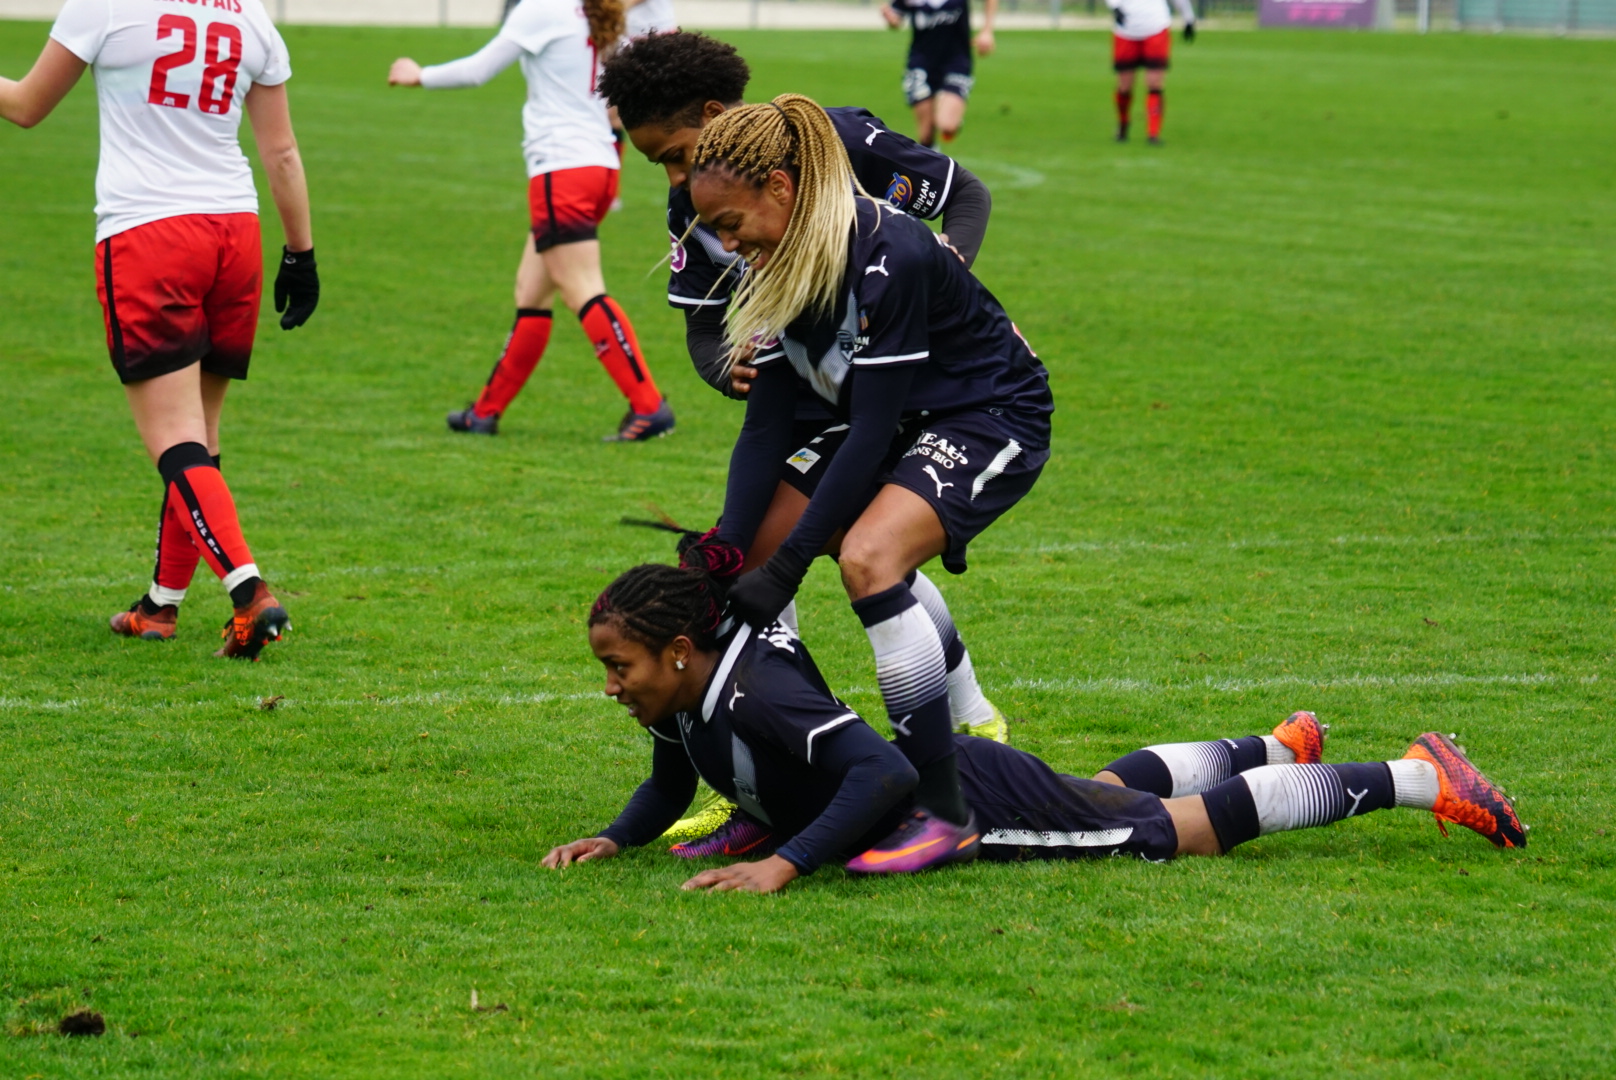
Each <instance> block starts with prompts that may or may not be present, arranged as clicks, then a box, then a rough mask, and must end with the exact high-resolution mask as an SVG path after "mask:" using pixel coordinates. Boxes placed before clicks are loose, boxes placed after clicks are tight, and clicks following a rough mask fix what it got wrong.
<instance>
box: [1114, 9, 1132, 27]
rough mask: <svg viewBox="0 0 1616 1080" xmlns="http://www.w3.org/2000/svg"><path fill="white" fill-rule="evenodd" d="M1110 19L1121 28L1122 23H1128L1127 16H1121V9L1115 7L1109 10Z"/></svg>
mask: <svg viewBox="0 0 1616 1080" xmlns="http://www.w3.org/2000/svg"><path fill="white" fill-rule="evenodd" d="M1111 19H1112V21H1113V22H1115V23H1116V24H1117V25H1118V26H1121V25H1122V24H1123V23H1125V22H1127V21H1128V16H1126V15H1124V14H1123V12H1122V9H1121V8H1119V7H1115V8H1112V9H1111Z"/></svg>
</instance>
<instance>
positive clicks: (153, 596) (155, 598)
mask: <svg viewBox="0 0 1616 1080" xmlns="http://www.w3.org/2000/svg"><path fill="white" fill-rule="evenodd" d="M146 596H147V597H148V598H149V599H150V600H151V602H152V603H154V604H156V605H157V606H158V607H168V606H169V605H170V604H172V605H173V606H175V607H179V606H180V601H181V600H184V599H185V590H184V589H165V588H163V587H162V586H161V585H159V584H157V582H155V581H154V582H152V587H151V588H149V589H147V590H146Z"/></svg>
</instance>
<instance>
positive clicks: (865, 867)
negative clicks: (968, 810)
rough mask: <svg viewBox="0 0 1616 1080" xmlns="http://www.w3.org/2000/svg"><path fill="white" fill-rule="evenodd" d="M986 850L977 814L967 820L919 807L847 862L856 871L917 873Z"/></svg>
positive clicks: (964, 859)
mask: <svg viewBox="0 0 1616 1080" xmlns="http://www.w3.org/2000/svg"><path fill="white" fill-rule="evenodd" d="M981 850H982V830H980V829H978V828H977V827H976V814H974V813H973V814H971V816H970V817H969V818H967V819H966V821H965V824H963V825H955V824H954V823H953V822H952V821H948V820H947V819H945V818H940V817H937V816H936V815H935V814H933V813H932V812H931V811H930V810H926V809H924V808H922V807H916V808H915V810H914V812H913V813H911V814H910V815H909V816H908V817H907V818H905V819H904V820H903V822H902V823H901V824H900V825H899V826H898V827H897V829H895V830H894V831H893V833H892V835H891V836H889V837H887V838H886V839H885V840H883V841H881V842H880V843H879V844H877V845H875V847H873V848H871V849H870V850H869V851H866V852H865V853H864V854H862V855H860V856H858V857H857V858H856V859H854V860H853V861H851V862H849V863H848V864H847V869H848V871H849V872H850V873H854V874H913V873H916V872H918V871H921V870H930V869H931V868H932V867H934V866H946V865H947V864H949V863H965V862H970V861H971V860H972V859H974V858H976V856H977V853H978V852H979V851H981Z"/></svg>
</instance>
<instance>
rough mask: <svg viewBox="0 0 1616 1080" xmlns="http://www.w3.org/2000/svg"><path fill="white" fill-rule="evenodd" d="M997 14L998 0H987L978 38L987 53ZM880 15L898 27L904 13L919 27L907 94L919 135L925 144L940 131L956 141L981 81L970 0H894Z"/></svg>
mask: <svg viewBox="0 0 1616 1080" xmlns="http://www.w3.org/2000/svg"><path fill="white" fill-rule="evenodd" d="M998 13H999V0H987V3H986V5H985V6H984V10H983V20H984V24H983V27H982V32H981V33H980V34H978V35H977V36H976V48H977V51H978V52H980V53H981V54H982V55H983V56H988V55H990V54H991V53H992V52H993V46H994V41H993V22H994V19H995V18H996V17H997V15H998ZM881 16H882V18H884V19H886V21H887V25H888V26H890V27H892V28H893V29H894V30H896V29H897V28H898V27H900V26H902V25H903V20H904V17H905V16H908V18H909V22H910V24H911V25H912V26H913V27H914V37H913V39H912V40H911V41H910V42H909V63H908V67H907V68H906V70H905V71H904V74H903V93H904V96H905V97H906V98H908V99H909V107H910V108H911V109H913V110H914V111H915V131H916V134H915V138H917V139H919V140H920V144H921V145H922V146H931V145H932V144H933V143H935V142H936V141H937V136H938V135H939V134H941V135H942V137H943V141H944V142H952V141H953V139H954V136H955V135H957V134H959V129H960V125H961V124H963V123H964V122H965V103H966V102H967V101H969V100H970V97H971V86H972V85H973V84H974V83H975V81H976V79H975V77H974V76H973V75H972V74H971V69H972V64H971V2H970V0H891V2H890V3H887V4H885V5H883V6H882V8H881Z"/></svg>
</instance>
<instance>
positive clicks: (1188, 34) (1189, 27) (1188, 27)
mask: <svg viewBox="0 0 1616 1080" xmlns="http://www.w3.org/2000/svg"><path fill="white" fill-rule="evenodd" d="M1194 41H1195V24H1194V23H1192V22H1187V23H1185V24H1184V42H1185V44H1191V43H1193V42H1194Z"/></svg>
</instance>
